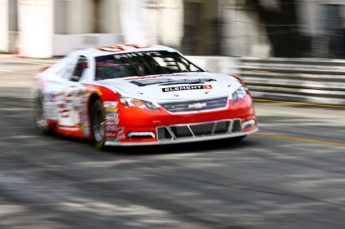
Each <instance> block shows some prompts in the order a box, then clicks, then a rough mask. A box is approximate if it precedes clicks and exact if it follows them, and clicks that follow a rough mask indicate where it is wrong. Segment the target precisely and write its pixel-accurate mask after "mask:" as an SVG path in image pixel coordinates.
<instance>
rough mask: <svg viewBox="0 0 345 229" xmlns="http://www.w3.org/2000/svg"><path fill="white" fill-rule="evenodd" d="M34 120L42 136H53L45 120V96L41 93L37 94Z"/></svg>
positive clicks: (34, 105)
mask: <svg viewBox="0 0 345 229" xmlns="http://www.w3.org/2000/svg"><path fill="white" fill-rule="evenodd" d="M33 118H34V125H35V128H36V130H37V131H38V132H39V133H40V134H46V135H48V134H51V132H52V131H51V130H50V129H49V127H48V126H47V121H46V119H45V114H44V110H43V96H42V93H40V92H39V93H37V95H36V96H35V98H34V104H33Z"/></svg>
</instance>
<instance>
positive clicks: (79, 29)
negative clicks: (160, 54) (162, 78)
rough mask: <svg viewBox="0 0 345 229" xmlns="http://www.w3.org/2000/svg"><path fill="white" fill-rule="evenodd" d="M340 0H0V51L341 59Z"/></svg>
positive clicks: (344, 12)
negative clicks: (146, 50)
mask: <svg viewBox="0 0 345 229" xmlns="http://www.w3.org/2000/svg"><path fill="white" fill-rule="evenodd" d="M344 6H345V1H344V0H322V1H321V0H0V52H2V53H16V52H17V53H19V54H20V55H22V56H27V57H38V58H49V57H53V56H63V55H65V54H67V53H69V52H70V51H72V50H75V49H82V48H86V47H94V46H105V45H113V44H116V43H150V44H162V45H167V46H171V47H173V48H176V49H178V50H180V51H182V52H183V53H184V54H187V55H200V56H202V55H205V56H211V55H221V56H232V57H238V56H254V57H324V58H345V45H344V44H345V32H344V25H345V24H344V21H343V18H344V16H345V7H344Z"/></svg>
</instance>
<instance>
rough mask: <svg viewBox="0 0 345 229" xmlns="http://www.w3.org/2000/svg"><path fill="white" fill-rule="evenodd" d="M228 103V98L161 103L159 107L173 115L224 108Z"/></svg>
mask: <svg viewBox="0 0 345 229" xmlns="http://www.w3.org/2000/svg"><path fill="white" fill-rule="evenodd" d="M227 103H228V97H221V98H215V99H203V100H190V101H183V102H172V103H171V102H169V103H160V104H159V105H161V106H162V107H163V108H164V109H165V110H167V111H169V112H171V113H180V112H192V111H202V110H213V109H218V108H223V107H226V105H227Z"/></svg>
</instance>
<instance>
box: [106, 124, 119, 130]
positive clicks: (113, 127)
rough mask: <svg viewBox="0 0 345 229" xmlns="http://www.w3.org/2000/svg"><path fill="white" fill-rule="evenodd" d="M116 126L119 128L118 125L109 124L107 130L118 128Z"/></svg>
mask: <svg viewBox="0 0 345 229" xmlns="http://www.w3.org/2000/svg"><path fill="white" fill-rule="evenodd" d="M116 128H117V126H116V125H114V126H109V125H107V126H106V127H105V129H106V130H116Z"/></svg>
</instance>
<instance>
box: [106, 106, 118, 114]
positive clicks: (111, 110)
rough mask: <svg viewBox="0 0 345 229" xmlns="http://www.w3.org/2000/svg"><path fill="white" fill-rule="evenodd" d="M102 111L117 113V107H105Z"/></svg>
mask: <svg viewBox="0 0 345 229" xmlns="http://www.w3.org/2000/svg"><path fill="white" fill-rule="evenodd" d="M104 110H105V112H107V113H117V111H118V108H117V107H105V108H104Z"/></svg>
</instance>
